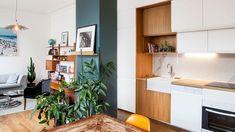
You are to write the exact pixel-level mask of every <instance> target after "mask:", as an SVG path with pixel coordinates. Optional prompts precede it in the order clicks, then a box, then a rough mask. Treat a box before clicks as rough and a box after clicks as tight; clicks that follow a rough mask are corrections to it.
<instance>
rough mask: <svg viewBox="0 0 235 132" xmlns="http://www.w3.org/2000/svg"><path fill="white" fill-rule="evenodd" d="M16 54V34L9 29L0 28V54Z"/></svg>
mask: <svg viewBox="0 0 235 132" xmlns="http://www.w3.org/2000/svg"><path fill="white" fill-rule="evenodd" d="M17 55H18V48H17V34H16V33H15V32H13V31H11V30H8V29H4V28H0V56H17Z"/></svg>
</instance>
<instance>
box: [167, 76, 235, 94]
mask: <svg viewBox="0 0 235 132" xmlns="http://www.w3.org/2000/svg"><path fill="white" fill-rule="evenodd" d="M211 82H213V81H207V80H193V79H174V80H173V81H172V82H171V84H173V85H180V86H188V87H195V88H202V89H212V90H221V91H227V92H235V89H231V88H223V87H212V86H207V84H209V83H211Z"/></svg>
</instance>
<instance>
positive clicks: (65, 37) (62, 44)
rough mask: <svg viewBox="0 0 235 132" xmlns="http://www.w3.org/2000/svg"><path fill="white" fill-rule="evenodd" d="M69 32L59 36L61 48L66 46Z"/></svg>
mask: <svg viewBox="0 0 235 132" xmlns="http://www.w3.org/2000/svg"><path fill="white" fill-rule="evenodd" d="M68 39H69V32H62V34H61V44H60V45H61V46H68Z"/></svg>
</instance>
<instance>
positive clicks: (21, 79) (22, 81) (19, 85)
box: [0, 73, 27, 94]
mask: <svg viewBox="0 0 235 132" xmlns="http://www.w3.org/2000/svg"><path fill="white" fill-rule="evenodd" d="M12 74H16V73H12ZM12 74H2V75H1V74H0V94H3V92H6V91H14V90H24V89H25V88H26V87H27V78H26V75H22V74H19V76H18V78H17V81H16V83H7V80H8V78H9V77H10V76H11V75H12Z"/></svg>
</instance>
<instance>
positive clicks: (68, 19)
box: [50, 4, 76, 45]
mask: <svg viewBox="0 0 235 132" xmlns="http://www.w3.org/2000/svg"><path fill="white" fill-rule="evenodd" d="M50 16H51V38H54V39H56V42H57V44H59V43H60V42H61V33H62V32H65V31H68V32H69V45H73V43H74V42H75V41H76V8H75V4H74V5H70V6H67V7H65V8H62V9H60V10H57V11H55V12H53V13H51V14H50Z"/></svg>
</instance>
